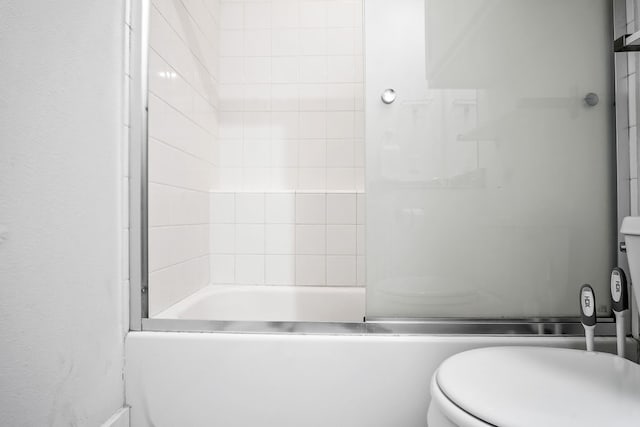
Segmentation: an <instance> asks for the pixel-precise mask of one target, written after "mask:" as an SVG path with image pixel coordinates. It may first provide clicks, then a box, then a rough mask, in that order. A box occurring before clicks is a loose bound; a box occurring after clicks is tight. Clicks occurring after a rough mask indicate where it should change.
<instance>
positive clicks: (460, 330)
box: [125, 0, 638, 338]
mask: <svg viewBox="0 0 640 427" xmlns="http://www.w3.org/2000/svg"><path fill="white" fill-rule="evenodd" d="M614 3H615V6H616V7H614V11H613V15H614V23H615V22H620V20H621V19H623V20H625V21H623V22H626V3H625V0H614ZM620 6H622V7H620ZM149 11H150V0H139V1H132V2H131V5H130V14H131V16H130V21H129V22H131V38H130V46H129V52H128V53H127V52H125V55H126V54H129V55H130V62H129V64H130V70H129V71H130V76H131V84H130V92H129V103H130V109H129V115H130V128H129V135H128V137H129V306H130V308H129V329H130V330H131V331H164V332H231V333H274V334H275V333H277V334H282V333H293V334H333V335H336V334H337V335H363V334H381V335H421V334H430V335H433V334H440V335H460V334H473V335H513V336H539V335H545V336H552V335H557V336H581V335H584V330H583V328H582V324H581V323H580V319H579V318H577V317H548V318H517V319H503V318H495V319H486V318H410V319H403V318H376V319H375V320H366V319H365V321H363V322H354V323H336V322H254V321H214V320H186V319H153V318H149V271H148V252H149V248H148V162H147V161H148V54H149ZM614 28H615V26H614ZM616 36H618V35H616ZM613 62H614V59H613V52H612V64H613ZM626 64H627V62H626V56H624V59H618V56H616V60H615V66H614V65H612V67H613V68H614V76H615V83H616V85H615V90H616V92H615V94H616V100H619V96H618V90H619V88H618V81H619V79H620V78H621V77H622V76H625V75H626V72H627V68H626ZM621 89H622V88H621ZM621 93H622V92H621ZM628 112H629V108H628V105H627V104H626V103H622V102H618V105H617V106H616V112H615V135H611V137H612V140H613V138H614V137H615V141H616V169H617V181H616V183H617V220H618V221H617V222H618V230H619V228H620V224H621V221H622V218H624V217H625V216H628V215H629V214H630V212H631V209H630V204H631V198H630V186H629V182H630V181H629V177H630V173H629V171H630V165H629V132H628V129H629V127H628V123H629V120H628ZM613 114H614V113H612V115H613ZM618 241H619V242H621V241H623V239H622V236H621V235H620V234H618ZM612 250H616V252H617V259H618V265H620V266H622V267H624V268H626V267H627V260H626V254H625V253H623V252H622V251H620V250H618V249H617V248H612ZM632 313H634V315H632V316H629V317H630V318H632V319H633V320H632V321H631V323H632V324H633V331H634V336H635V337H636V338H637V337H638V316H637V312H632ZM615 330H616V328H615V321H614V319H613V318H612V317H602V318H598V325H597V328H596V335H597V336H615Z"/></svg>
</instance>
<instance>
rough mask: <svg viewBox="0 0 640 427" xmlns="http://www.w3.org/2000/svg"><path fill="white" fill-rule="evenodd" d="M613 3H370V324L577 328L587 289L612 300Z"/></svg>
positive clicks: (604, 305) (604, 304)
mask: <svg viewBox="0 0 640 427" xmlns="http://www.w3.org/2000/svg"><path fill="white" fill-rule="evenodd" d="M609 3H610V2H608V1H606V0H426V1H425V0H397V1H393V2H390V1H388V0H367V1H366V2H365V25H366V55H365V57H366V82H367V89H366V91H367V92H366V97H367V101H366V141H367V144H366V145H367V147H366V150H367V158H366V161H367V180H366V187H367V255H368V261H367V264H368V267H367V318H368V319H372V318H380V317H409V318H412V317H449V318H460V317H479V318H521V317H555V316H575V315H577V313H578V304H577V295H578V289H579V287H580V285H581V284H583V283H590V284H591V285H592V286H593V287H594V289H595V290H596V292H598V291H600V292H599V295H607V286H608V274H609V270H610V268H611V267H612V266H613V265H614V262H615V244H616V241H615V237H616V234H615V231H616V230H615V221H616V218H615V209H616V208H615V143H614V140H613V131H612V118H613V105H612V104H613V98H612V76H611V69H612V67H611V55H612V53H611V46H610V40H611V28H610V22H611V18H610V17H611V11H610V4H609ZM388 89H391V90H392V91H388ZM385 91H386V92H385ZM383 94H385V97H384V99H383V97H382V95H383ZM608 309H609V307H608V298H606V299H605V298H600V300H599V301H598V313H600V314H606V313H607V312H608Z"/></svg>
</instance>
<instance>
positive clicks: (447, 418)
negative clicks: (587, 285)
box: [427, 217, 640, 427]
mask: <svg viewBox="0 0 640 427" xmlns="http://www.w3.org/2000/svg"><path fill="white" fill-rule="evenodd" d="M621 233H622V234H624V235H625V243H626V246H627V256H628V260H629V270H630V274H631V280H632V283H634V282H633V281H634V280H635V282H636V283H640V217H627V218H625V219H624V221H623V222H622V227H621ZM635 297H636V302H637V303H638V306H640V289H639V292H636V293H635ZM430 389H431V404H430V406H429V413H428V418H427V425H428V426H429V427H489V426H494V427H540V426H545V427H567V426H581V427H588V426H616V427H623V426H640V365H638V364H635V363H633V362H631V361H629V360H626V359H623V358H621V357H618V356H614V355H612V354H608V353H598V352H586V351H582V350H571V349H565V348H545V347H520V346H513V347H489V348H481V349H475V350H470V351H465V352H462V353H459V354H456V355H454V356H451V357H450V358H448V359H447V360H445V361H444V362H443V363H442V364H441V365H440V367H439V368H438V369H437V371H436V372H435V374H434V375H433V377H432V379H431V387H430Z"/></svg>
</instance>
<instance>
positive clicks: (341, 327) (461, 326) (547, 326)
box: [142, 318, 616, 337]
mask: <svg viewBox="0 0 640 427" xmlns="http://www.w3.org/2000/svg"><path fill="white" fill-rule="evenodd" d="M142 330H144V331H162V332H209V333H235V334H301V335H509V336H539V335H545V336H549V335H552V336H583V335H584V329H583V328H582V324H581V323H579V322H575V321H571V319H566V320H558V321H555V322H554V321H540V322H532V321H529V320H470V319H462V320H458V319H420V320H411V321H400V320H394V321H367V322H360V323H333V322H242V321H238V322H234V321H215V320H188V319H142ZM615 330H616V328H615V322H614V321H613V319H611V318H605V319H598V325H597V326H596V335H597V336H607V337H609V336H615Z"/></svg>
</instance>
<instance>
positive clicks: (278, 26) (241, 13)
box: [216, 0, 364, 192]
mask: <svg viewBox="0 0 640 427" xmlns="http://www.w3.org/2000/svg"><path fill="white" fill-rule="evenodd" d="M363 93H364V90H363V59H362V0H312V1H307V0H260V1H255V0H247V1H243V0H222V2H221V19H220V93H219V96H220V131H219V136H220V140H219V146H218V147H219V153H218V156H219V166H220V167H219V169H218V174H219V177H218V180H217V186H216V188H217V189H220V190H223V191H258V192H263V191H272V190H276V191H280V190H299V191H329V192H330V191H334V190H340V191H362V190H363V185H364V178H363V176H364V142H363V138H364V135H363V134H364V123H363V121H364V114H363Z"/></svg>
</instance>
